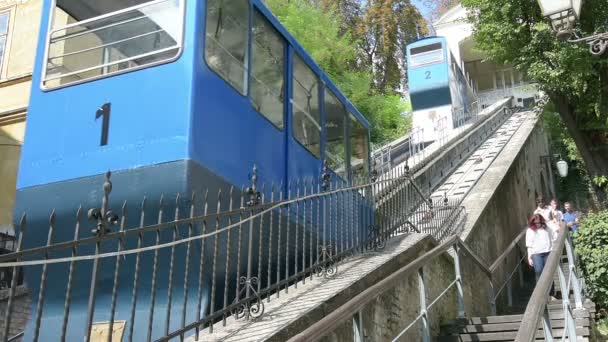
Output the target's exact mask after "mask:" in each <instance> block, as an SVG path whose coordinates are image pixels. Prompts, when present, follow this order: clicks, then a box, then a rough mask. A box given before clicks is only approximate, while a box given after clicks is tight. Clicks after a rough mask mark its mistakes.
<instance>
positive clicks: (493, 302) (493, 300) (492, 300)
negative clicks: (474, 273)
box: [488, 276, 496, 316]
mask: <svg viewBox="0 0 608 342" xmlns="http://www.w3.org/2000/svg"><path fill="white" fill-rule="evenodd" d="M488 280H489V282H490V291H489V295H490V306H491V308H490V309H491V313H492V316H496V297H495V294H494V283H493V282H492V276H490V277H489V279H488Z"/></svg>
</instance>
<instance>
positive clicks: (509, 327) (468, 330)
mask: <svg viewBox="0 0 608 342" xmlns="http://www.w3.org/2000/svg"><path fill="white" fill-rule="evenodd" d="M575 322H576V326H577V327H581V328H584V327H590V326H591V321H590V320H589V319H588V318H578V319H576V320H575ZM520 323H521V322H513V323H497V324H468V325H465V326H450V327H448V328H447V329H445V334H472V333H479V332H500V331H517V330H518V329H519V325H520ZM564 325H565V320H563V319H556V320H551V327H552V328H554V329H555V328H563V327H564Z"/></svg>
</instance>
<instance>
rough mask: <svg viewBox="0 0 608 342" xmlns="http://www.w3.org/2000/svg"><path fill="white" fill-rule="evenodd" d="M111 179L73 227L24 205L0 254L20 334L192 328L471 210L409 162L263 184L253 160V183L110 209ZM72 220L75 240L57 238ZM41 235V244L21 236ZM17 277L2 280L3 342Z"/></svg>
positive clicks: (165, 334)
mask: <svg viewBox="0 0 608 342" xmlns="http://www.w3.org/2000/svg"><path fill="white" fill-rule="evenodd" d="M111 190H112V183H111V181H110V174H109V173H108V174H107V177H106V182H105V183H104V196H103V199H102V203H101V206H100V208H94V209H89V210H84V209H82V208H79V209H78V210H77V211H76V213H75V214H74V216H73V217H72V219H71V221H72V222H73V224H72V225H71V226H66V222H69V220H67V219H66V218H65V217H60V216H61V215H63V214H59V213H55V212H52V213H51V215H50V218H49V221H48V224H47V225H45V226H44V227H40V226H38V225H29V224H28V223H27V218H26V215H23V217H22V219H21V222H20V224H19V226H18V227H16V228H17V229H16V231H17V233H18V235H17V236H18V238H17V240H16V243H15V251H14V252H11V253H8V254H5V255H0V270H2V271H1V272H10V273H11V274H17V275H18V277H19V276H24V277H25V279H26V280H27V284H28V285H29V287H30V293H31V296H32V297H31V298H32V302H33V303H34V305H33V308H32V311H31V312H32V319H31V321H30V323H29V324H28V327H27V329H26V331H25V339H26V340H28V341H29V340H33V341H38V340H42V341H50V340H60V341H66V340H68V341H71V340H77V339H82V337H83V336H84V340H85V341H90V340H91V338H92V334H93V333H95V334H101V336H105V337H106V338H107V340H108V341H112V340H113V337H112V336H113V335H114V336H118V335H116V334H119V336H121V338H122V336H123V335H124V337H126V340H128V341H152V340H155V341H168V340H172V339H181V340H183V339H184V338H185V337H187V336H190V335H195V337H196V338H197V339H198V338H199V336H200V334H202V333H203V330H207V331H209V332H213V327H214V324H217V323H218V322H222V323H223V324H226V319H227V317H229V316H233V317H234V318H237V319H252V318H257V317H259V316H261V315H263V314H264V305H265V303H267V302H269V301H271V300H272V298H278V297H280V296H281V294H282V292H288V291H290V290H292V291H293V289H296V288H297V286H298V284H301V283H305V282H306V281H308V280H309V279H312V278H313V277H332V276H334V275H335V274H336V273H337V272H338V269H339V262H340V261H341V260H343V259H345V258H349V257H352V256H353V255H356V254H360V253H364V252H365V251H367V250H370V249H374V250H377V249H381V248H383V246H384V243H385V242H386V241H387V240H388V239H390V238H391V237H393V236H395V235H398V234H404V233H408V232H424V233H429V234H432V235H433V236H434V237H435V238H436V239H438V240H442V239H445V238H446V237H447V236H449V235H451V234H452V233H454V232H455V230H456V229H457V228H458V227H459V225H461V223H462V220H463V219H464V217H465V216H466V215H465V212H464V209H463V208H462V207H460V206H459V204H460V203H459V202H458V201H453V200H450V199H448V198H444V199H442V200H441V201H439V203H433V202H432V201H431V200H429V199H428V194H424V193H423V192H422V191H421V190H420V188H419V187H418V186H417V185H416V183H415V182H414V181H413V180H412V179H411V175H410V174H409V172H408V170H406V169H404V170H403V171H402V172H398V173H395V174H393V177H384V178H383V179H380V180H377V181H375V182H362V183H361V184H360V185H354V186H352V185H351V186H347V185H344V184H339V183H337V182H332V181H330V180H329V179H328V178H327V177H322V178H321V180H320V181H316V180H312V179H308V180H302V181H299V182H292V183H289V184H287V185H286V186H283V185H281V184H277V185H270V186H268V187H266V186H264V185H262V186H258V184H257V180H256V175H255V171H254V174H253V179H252V184H251V185H250V186H249V187H248V188H244V189H235V188H231V189H228V190H227V191H222V190H219V191H218V192H217V193H215V192H214V193H211V192H209V191H206V192H205V193H203V194H192V195H190V196H189V197H188V198H185V197H183V196H180V195H177V196H175V197H173V198H168V197H164V198H163V197H161V198H160V199H159V200H158V201H154V202H155V203H153V201H150V200H149V199H145V198H144V199H143V200H142V202H141V203H139V204H137V205H135V204H131V203H126V202H124V203H122V206H121V209H120V210H119V211H113V210H111V209H110V208H111V207H112V206H115V204H116V202H112V201H110V193H111ZM85 211H86V213H85ZM85 218H86V220H85ZM59 223H61V225H60V224H59ZM66 230H72V231H73V234H71V233H70V236H73V239H71V240H67V241H57V240H56V238H55V236H58V234H57V231H63V234H64V235H65V231H66ZM42 235H43V236H44V238H43V240H44V241H45V243H41V244H39V245H32V244H31V243H28V241H33V240H37V239H38V240H40V237H41V236H42ZM18 277H12V279H11V281H10V283H11V286H10V289H9V291H10V292H9V300H8V304H7V307H6V316H5V317H6V320H5V321H4V329H3V332H4V334H3V335H2V336H3V340H5V341H6V340H8V331H9V327H10V326H11V314H12V313H13V310H14V309H15V308H14V302H13V298H14V295H15V288H16V285H17V279H18ZM110 332H112V333H110ZM104 334H105V335H104ZM96 336H99V335H96ZM114 338H115V337H114Z"/></svg>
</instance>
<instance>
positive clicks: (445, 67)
mask: <svg viewBox="0 0 608 342" xmlns="http://www.w3.org/2000/svg"><path fill="white" fill-rule="evenodd" d="M406 59H407V73H408V80H409V87H410V88H409V92H410V98H411V101H412V109H413V112H414V120H413V121H414V127H421V128H423V130H424V132H423V135H424V138H423V141H424V142H430V141H433V140H435V139H437V138H438V136H437V134H445V133H447V132H446V131H445V129H447V130H448V131H449V130H451V129H453V128H455V127H457V126H459V125H462V124H463V123H464V121H463V118H462V117H458V118H456V117H454V113H455V112H456V111H458V110H463V111H464V113H466V115H465V116H467V115H470V114H471V102H472V101H473V97H474V96H475V95H474V93H473V91H472V89H471V87H470V86H469V84H468V83H467V80H466V78H465V77H464V74H463V73H462V69H461V68H460V63H459V62H458V61H456V60H455V58H454V56H453V55H452V53H451V52H450V49H449V46H448V43H447V40H446V38H444V37H428V38H423V39H420V40H417V41H415V42H413V43H411V44H408V45H407V46H406ZM442 117H445V118H446V119H447V122H440V118H442ZM442 127H443V128H442ZM442 130H443V131H442ZM440 132H443V133H440Z"/></svg>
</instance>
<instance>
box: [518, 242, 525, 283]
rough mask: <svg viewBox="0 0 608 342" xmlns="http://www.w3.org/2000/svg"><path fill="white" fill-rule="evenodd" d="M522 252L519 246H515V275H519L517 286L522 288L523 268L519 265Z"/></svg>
mask: <svg viewBox="0 0 608 342" xmlns="http://www.w3.org/2000/svg"><path fill="white" fill-rule="evenodd" d="M522 254H523V253H522V252H521V250H520V249H519V248H517V275H518V276H519V288H520V289H523V287H524V270H523V267H521V260H522V259H523V255H522Z"/></svg>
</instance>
